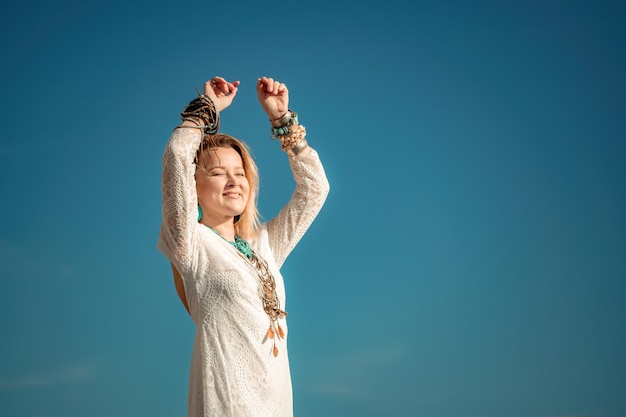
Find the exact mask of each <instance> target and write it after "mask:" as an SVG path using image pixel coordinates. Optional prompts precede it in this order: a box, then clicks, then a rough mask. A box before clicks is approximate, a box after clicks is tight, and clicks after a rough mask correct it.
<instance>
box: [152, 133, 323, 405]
mask: <svg viewBox="0 0 626 417" xmlns="http://www.w3.org/2000/svg"><path fill="white" fill-rule="evenodd" d="M199 143H200V135H199V134H198V132H197V130H196V131H194V130H193V129H176V130H175V131H174V133H173V134H172V136H171V138H170V140H169V142H168V144H167V146H166V148H165V152H164V154H163V178H162V193H163V206H162V215H163V220H162V225H161V233H160V236H159V242H158V245H157V246H158V248H159V250H160V251H161V252H162V253H163V254H164V255H165V256H166V257H167V258H168V259H169V260H170V261H171V262H172V263H173V264H174V265H175V266H176V268H177V269H178V271H179V272H180V273H181V275H182V277H183V284H184V286H185V293H186V296H187V301H188V303H189V311H190V314H191V317H192V319H193V321H194V323H195V325H196V335H195V340H194V344H193V352H192V361H191V371H190V378H189V384H190V385H189V416H191V417H207V416H212V417H235V416H236V417H292V416H293V405H292V389H291V376H290V372H289V361H288V350H287V345H286V343H287V337H288V327H287V323H286V320H285V318H281V319H280V324H281V327H282V328H283V329H284V332H285V339H284V340H281V341H280V343H282V345H281V346H280V355H278V357H274V355H273V354H272V348H273V343H274V341H271V340H268V338H267V329H268V325H269V318H268V316H267V314H266V313H265V311H264V310H263V304H262V293H261V291H262V288H261V286H260V283H259V279H258V275H257V271H256V270H255V269H254V267H253V266H252V265H251V264H250V263H249V262H245V260H244V259H242V258H241V257H240V255H239V254H238V253H237V250H236V249H235V248H234V247H232V245H231V244H230V243H228V242H226V241H224V240H223V239H222V238H220V237H219V236H218V235H217V234H215V233H213V231H211V230H210V229H209V228H207V227H205V226H203V225H201V224H199V223H198V222H197V216H198V211H197V210H198V209H197V195H196V187H195V180H194V170H195V166H194V165H193V159H194V156H195V152H196V150H197V148H198V146H199ZM289 163H290V166H291V169H292V172H293V175H294V179H295V182H296V189H295V191H294V193H293V195H292V197H291V199H290V201H289V203H288V204H287V205H286V206H285V207H284V208H283V209H282V210H281V211H280V212H279V214H278V215H277V216H276V217H275V218H274V219H272V220H271V221H269V222H268V223H267V224H264V225H263V228H262V230H261V233H260V234H259V236H258V237H257V238H256V239H254V240H251V241H250V245H251V246H252V248H253V249H254V251H255V252H257V253H258V254H259V255H261V256H262V257H263V259H264V260H265V261H266V262H267V264H268V268H269V269H270V271H271V272H272V274H273V275H274V279H275V281H276V292H277V295H278V297H279V299H280V305H281V306H282V307H283V308H286V299H285V284H284V281H283V277H282V275H281V274H280V271H279V268H280V266H282V264H283V263H284V261H285V259H286V258H287V256H288V255H289V253H290V252H291V251H292V250H293V248H294V247H295V245H296V244H297V243H298V241H299V240H300V239H301V238H302V236H303V235H304V233H305V231H306V230H307V229H308V227H309V226H310V224H311V223H312V222H313V220H314V218H315V217H316V215H317V214H318V212H319V210H320V209H321V207H322V205H323V204H324V201H325V199H326V196H327V194H328V191H329V186H328V182H327V180H326V176H325V174H324V169H323V167H322V165H321V163H320V161H319V158H318V155H317V153H316V152H315V151H314V150H312V149H311V150H310V151H308V152H304V153H303V154H300V155H298V156H294V157H289Z"/></svg>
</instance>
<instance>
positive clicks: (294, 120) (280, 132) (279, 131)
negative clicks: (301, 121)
mask: <svg viewBox="0 0 626 417" xmlns="http://www.w3.org/2000/svg"><path fill="white" fill-rule="evenodd" d="M295 124H298V113H296V112H293V111H292V112H291V118H290V119H289V121H288V122H287V123H285V124H284V125H282V126H278V127H274V126H272V127H271V128H270V131H271V133H272V138H274V139H278V137H279V136H285V135H286V134H287V133H289V131H290V130H291V127H292V126H293V125H295Z"/></svg>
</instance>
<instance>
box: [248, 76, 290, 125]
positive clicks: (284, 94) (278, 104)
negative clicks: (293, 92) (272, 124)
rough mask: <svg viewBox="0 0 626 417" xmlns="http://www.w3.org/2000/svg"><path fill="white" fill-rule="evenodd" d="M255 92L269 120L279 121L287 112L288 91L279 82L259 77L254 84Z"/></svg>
mask: <svg viewBox="0 0 626 417" xmlns="http://www.w3.org/2000/svg"><path fill="white" fill-rule="evenodd" d="M256 92H257V95H258V96H259V102H260V103H261V107H263V111H265V113H266V114H267V116H268V117H269V118H270V120H276V119H279V118H281V117H282V116H283V115H284V114H285V113H287V111H289V90H287V86H286V85H285V84H283V83H281V82H280V81H276V80H274V79H272V78H267V77H261V78H259V80H258V82H257V84H256Z"/></svg>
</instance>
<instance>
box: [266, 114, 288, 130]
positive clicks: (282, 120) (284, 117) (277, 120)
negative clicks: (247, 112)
mask: <svg viewBox="0 0 626 417" xmlns="http://www.w3.org/2000/svg"><path fill="white" fill-rule="evenodd" d="M267 115H268V117H269V119H270V123H271V124H272V126H274V127H279V126H282V125H284V124H286V123H287V122H289V119H290V118H291V110H287V111H282V112H276V113H271V114H270V113H268V114H267Z"/></svg>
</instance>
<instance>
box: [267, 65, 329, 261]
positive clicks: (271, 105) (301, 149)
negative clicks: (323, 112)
mask: <svg viewBox="0 0 626 417" xmlns="http://www.w3.org/2000/svg"><path fill="white" fill-rule="evenodd" d="M257 95H258V98H259V102H260V103H261V107H262V108H263V110H264V111H265V113H266V114H267V116H268V117H269V119H270V123H271V124H272V128H273V129H272V134H273V136H274V138H276V139H278V140H279V141H280V143H281V147H282V149H283V150H284V151H285V152H286V153H287V154H288V155H289V164H290V166H291V170H292V172H293V175H294V179H295V182H296V190H295V192H294V193H293V195H292V197H291V200H290V201H289V203H288V204H287V205H286V206H285V207H284V208H283V209H282V210H281V211H280V212H279V214H278V216H276V217H275V218H274V219H272V220H271V221H270V222H269V223H268V225H267V231H268V239H269V243H270V247H271V248H272V252H273V254H274V258H275V260H276V263H277V265H278V266H279V267H280V266H281V265H282V264H283V262H284V261H285V259H286V258H287V256H288V255H289V253H290V252H291V251H292V250H293V248H294V247H295V246H296V244H297V243H298V242H299V241H300V239H301V238H302V236H303V235H304V233H305V232H306V230H307V229H308V228H309V226H310V225H311V223H312V222H313V220H314V219H315V217H316V216H317V214H318V213H319V211H320V210H321V208H322V206H323V205H324V202H325V200H326V196H327V195H328V192H329V190H330V186H329V184H328V180H327V178H326V174H325V172H324V168H323V167H322V164H321V162H320V159H319V157H318V154H317V152H315V150H313V149H312V148H311V147H309V146H308V143H307V141H306V139H305V136H306V130H305V129H304V126H302V125H300V124H299V121H298V115H297V114H296V113H295V112H292V111H290V110H289V90H288V89H287V86H286V85H285V84H283V83H281V82H278V81H276V80H273V79H272V78H266V77H263V78H259V80H258V82H257Z"/></svg>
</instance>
